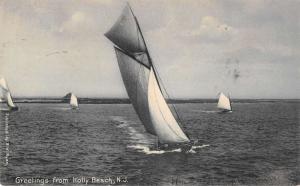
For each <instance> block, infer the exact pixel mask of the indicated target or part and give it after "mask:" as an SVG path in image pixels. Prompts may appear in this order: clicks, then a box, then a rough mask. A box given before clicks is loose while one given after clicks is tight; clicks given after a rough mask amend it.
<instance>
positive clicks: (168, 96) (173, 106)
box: [127, 2, 186, 132]
mask: <svg viewBox="0 0 300 186" xmlns="http://www.w3.org/2000/svg"><path fill="white" fill-rule="evenodd" d="M127 5H128V7H129V9H130V11H131V14H132V15H133V17H134V20H135V23H136V25H137V29H138V31H139V32H140V33H141V34H140V35H141V37H142V40H143V43H144V45H145V48H146V50H145V53H146V55H147V57H148V59H149V64H150V66H152V67H153V68H152V69H153V72H154V75H155V77H156V79H157V84H158V87H159V89H160V91H161V92H162V93H163V92H165V94H166V97H167V98H168V100H169V99H170V95H169V94H168V92H167V90H166V88H165V85H164V83H163V81H162V79H161V77H160V75H159V73H157V70H156V67H155V65H154V64H153V61H152V58H151V56H150V54H149V50H148V47H147V44H146V41H145V38H144V36H143V34H142V33H143V32H142V30H141V27H140V24H139V22H138V20H137V18H136V16H135V14H134V13H133V11H132V8H131V6H130V4H129V3H128V2H127ZM137 38H138V41H139V34H138V32H137ZM139 45H140V42H139ZM162 90H163V91H162ZM170 104H171V106H172V108H173V110H174V111H175V115H176V120H178V121H179V123H180V126H181V127H182V128H183V129H185V128H184V127H183V125H182V120H181V118H180V116H179V114H178V112H177V109H176V107H175V105H174V104H172V103H170ZM185 132H186V130H185Z"/></svg>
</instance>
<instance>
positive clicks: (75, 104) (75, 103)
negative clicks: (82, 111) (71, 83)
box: [70, 93, 78, 108]
mask: <svg viewBox="0 0 300 186" xmlns="http://www.w3.org/2000/svg"><path fill="white" fill-rule="evenodd" d="M70 105H71V107H73V108H77V107H78V101H77V97H76V96H75V95H74V94H73V93H72V94H71V99H70Z"/></svg>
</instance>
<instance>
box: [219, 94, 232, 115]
mask: <svg viewBox="0 0 300 186" xmlns="http://www.w3.org/2000/svg"><path fill="white" fill-rule="evenodd" d="M218 108H219V109H221V110H222V111H221V112H232V106H231V102H230V98H229V96H228V97H227V96H226V95H225V94H223V92H221V93H220V96H219V101H218Z"/></svg>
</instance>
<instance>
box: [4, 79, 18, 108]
mask: <svg viewBox="0 0 300 186" xmlns="http://www.w3.org/2000/svg"><path fill="white" fill-rule="evenodd" d="M0 88H1V91H2V94H3V99H4V100H5V101H6V103H7V106H8V107H10V108H17V106H16V105H15V104H14V102H13V100H12V96H11V93H10V91H9V88H8V86H7V83H6V81H5V79H4V78H1V79H0Z"/></svg>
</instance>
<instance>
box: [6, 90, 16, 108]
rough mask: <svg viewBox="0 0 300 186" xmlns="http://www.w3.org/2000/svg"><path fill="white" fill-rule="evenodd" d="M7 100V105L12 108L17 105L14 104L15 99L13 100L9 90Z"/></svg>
mask: <svg viewBox="0 0 300 186" xmlns="http://www.w3.org/2000/svg"><path fill="white" fill-rule="evenodd" d="M6 100H7V105H8V106H9V107H12V108H14V107H16V105H15V104H14V102H13V100H12V97H11V95H10V92H7V94H6Z"/></svg>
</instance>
